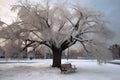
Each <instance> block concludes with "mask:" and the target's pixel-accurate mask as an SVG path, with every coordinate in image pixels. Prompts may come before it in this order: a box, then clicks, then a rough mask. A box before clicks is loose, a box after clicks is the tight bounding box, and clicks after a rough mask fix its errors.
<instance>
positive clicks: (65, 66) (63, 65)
mask: <svg viewBox="0 0 120 80" xmlns="http://www.w3.org/2000/svg"><path fill="white" fill-rule="evenodd" d="M70 68H72V65H71V64H70V63H68V64H61V70H62V69H63V70H64V69H70Z"/></svg>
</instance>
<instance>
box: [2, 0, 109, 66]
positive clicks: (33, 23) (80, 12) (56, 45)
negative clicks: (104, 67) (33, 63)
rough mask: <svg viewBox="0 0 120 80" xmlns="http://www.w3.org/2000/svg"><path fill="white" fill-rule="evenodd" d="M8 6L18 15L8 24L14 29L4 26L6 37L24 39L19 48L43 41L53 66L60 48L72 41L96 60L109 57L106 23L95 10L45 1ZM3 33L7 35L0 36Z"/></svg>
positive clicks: (67, 46) (56, 61)
mask: <svg viewBox="0 0 120 80" xmlns="http://www.w3.org/2000/svg"><path fill="white" fill-rule="evenodd" d="M12 10H17V11H18V19H17V21H16V22H14V23H12V25H11V26H14V30H15V31H16V32H14V30H13V31H11V28H13V27H7V28H6V30H7V31H8V32H9V34H10V35H12V36H11V37H8V38H7V39H10V40H18V41H27V44H26V45H25V46H24V48H23V50H25V49H26V48H27V47H29V46H36V47H37V46H39V45H41V44H43V45H46V46H47V47H49V48H50V49H51V50H52V53H53V64H52V66H53V67H60V64H61V55H62V52H63V51H64V50H65V49H67V48H69V47H71V46H72V45H74V44H75V43H76V42H79V43H80V44H82V46H83V48H84V49H85V50H86V52H88V53H92V54H93V55H94V56H95V57H96V58H97V60H98V61H99V62H102V61H106V60H108V59H111V54H110V52H109V51H108V50H107V48H106V45H105V44H104V42H103V41H104V40H105V39H110V38H111V35H110V34H111V31H110V30H109V29H108V28H107V27H106V22H105V21H104V17H103V15H102V13H100V12H98V11H94V10H92V9H89V8H86V7H82V6H80V4H76V5H70V4H69V3H68V2H59V3H54V4H52V3H49V2H48V1H46V2H41V3H31V2H28V1H25V2H19V3H18V4H16V5H14V6H13V8H12ZM1 23H2V21H1ZM13 24H14V25H13ZM8 26H10V25H8ZM8 28H10V29H8ZM17 30H18V31H17ZM1 31H2V29H1ZM5 34H7V32H6V33H5ZM0 35H1V34H0ZM10 35H9V36H10ZM5 36H8V35H2V36H1V37H2V38H3V37H4V38H5ZM98 36H99V37H100V39H98V38H99V37H98Z"/></svg>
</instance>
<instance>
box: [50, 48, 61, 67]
mask: <svg viewBox="0 0 120 80" xmlns="http://www.w3.org/2000/svg"><path fill="white" fill-rule="evenodd" d="M52 51H53V64H52V67H60V65H61V55H62V50H60V49H58V48H54V49H53V50H52Z"/></svg>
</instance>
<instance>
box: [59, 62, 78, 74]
mask: <svg viewBox="0 0 120 80" xmlns="http://www.w3.org/2000/svg"><path fill="white" fill-rule="evenodd" d="M76 69H77V68H76V67H75V66H73V65H71V63H67V64H61V67H60V70H61V73H64V74H65V73H71V72H75V71H76Z"/></svg>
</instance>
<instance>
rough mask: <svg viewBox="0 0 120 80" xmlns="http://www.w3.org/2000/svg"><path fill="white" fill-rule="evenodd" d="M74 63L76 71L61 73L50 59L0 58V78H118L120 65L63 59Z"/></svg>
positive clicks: (58, 79) (19, 79) (98, 79)
mask: <svg viewBox="0 0 120 80" xmlns="http://www.w3.org/2000/svg"><path fill="white" fill-rule="evenodd" d="M66 62H70V63H72V64H73V65H76V67H77V71H76V72H75V73H70V74H61V72H60V69H59V68H52V67H51V63H52V60H50V59H43V60H0V80H120V65H115V64H109V63H107V64H102V65H98V64H97V62H96V61H95V60H68V61H67V60H63V61H62V63H66Z"/></svg>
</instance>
